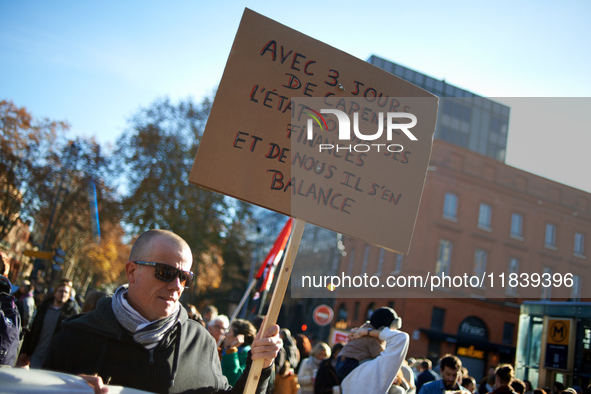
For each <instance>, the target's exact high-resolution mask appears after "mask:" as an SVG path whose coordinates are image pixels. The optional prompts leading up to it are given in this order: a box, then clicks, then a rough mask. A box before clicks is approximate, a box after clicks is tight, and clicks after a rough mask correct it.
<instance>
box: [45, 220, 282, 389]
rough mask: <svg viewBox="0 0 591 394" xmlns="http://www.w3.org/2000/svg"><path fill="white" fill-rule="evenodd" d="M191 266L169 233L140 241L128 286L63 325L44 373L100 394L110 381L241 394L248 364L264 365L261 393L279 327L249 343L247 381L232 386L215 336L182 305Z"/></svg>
mask: <svg viewBox="0 0 591 394" xmlns="http://www.w3.org/2000/svg"><path fill="white" fill-rule="evenodd" d="M192 263H193V256H192V253H191V249H190V247H189V245H188V244H187V243H186V241H185V240H183V239H182V238H181V237H179V236H178V235H176V234H174V233H172V232H170V231H166V230H149V231H147V232H145V233H143V234H142V235H140V236H139V237H138V239H137V240H136V241H135V243H134V245H133V247H132V250H131V254H130V257H129V261H128V262H127V263H126V264H125V273H126V276H127V280H128V284H125V285H123V286H121V287H119V288H118V289H117V290H116V291H115V294H113V296H109V297H104V298H102V299H101V300H99V302H98V305H97V308H96V309H95V310H94V311H91V312H89V313H86V314H84V315H81V316H79V317H74V318H71V319H68V321H65V322H64V324H63V327H62V330H61V331H60V332H59V333H58V334H57V335H56V336H55V338H54V340H53V342H52V345H51V348H50V350H49V354H48V356H47V359H46V361H45V364H44V368H46V369H50V370H54V371H58V372H66V373H72V374H79V375H80V376H83V377H84V378H85V379H86V380H87V381H88V382H89V383H90V384H91V385H92V386H94V388H95V391H97V390H102V389H103V388H104V382H110V384H114V385H119V386H125V387H129V388H135V389H138V390H144V391H150V392H158V393H184V392H199V393H242V392H243V390H244V386H245V382H246V379H247V376H248V372H249V369H250V360H257V359H261V360H263V370H262V372H261V374H260V375H259V380H258V384H257V391H256V392H257V393H262V392H264V390H265V389H266V385H267V380H268V378H269V372H270V365H271V364H272V363H273V359H274V357H275V355H276V354H277V352H278V351H279V349H280V348H281V347H282V343H281V339H280V338H279V327H278V326H276V325H275V326H273V327H271V328H270V329H269V330H267V332H265V333H264V335H261V336H260V337H258V339H256V340H255V341H254V342H253V343H252V346H251V351H250V354H251V356H250V357H249V361H248V365H247V367H246V370H245V371H244V374H243V375H242V376H241V378H240V379H239V380H238V382H237V384H236V386H235V387H232V386H230V384H229V383H228V381H227V379H226V378H225V377H224V376H223V375H222V368H221V365H220V360H219V357H218V355H217V351H216V343H215V341H214V340H213V338H212V336H211V335H210V334H208V332H207V330H206V329H205V328H203V326H201V325H200V324H199V323H197V322H196V321H194V320H191V319H189V317H188V315H187V312H186V310H185V309H184V308H182V307H181V306H180V302H179V299H180V297H181V295H182V293H183V290H184V289H185V288H186V287H188V286H189V285H190V283H191V281H192V280H193V277H194V275H193V273H192V272H191V271H190V270H191V265H192ZM82 350H83V351H82Z"/></svg>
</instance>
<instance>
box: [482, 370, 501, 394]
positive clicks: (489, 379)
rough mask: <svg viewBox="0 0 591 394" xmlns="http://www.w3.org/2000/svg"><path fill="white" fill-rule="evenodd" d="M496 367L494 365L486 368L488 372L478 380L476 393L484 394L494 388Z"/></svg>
mask: <svg viewBox="0 0 591 394" xmlns="http://www.w3.org/2000/svg"><path fill="white" fill-rule="evenodd" d="M496 369H497V367H496V366H495V367H490V368H489V369H488V374H487V375H486V376H485V377H483V378H482V380H481V381H480V385H479V386H478V394H486V393H490V392H491V391H493V390H494V385H495V370H496Z"/></svg>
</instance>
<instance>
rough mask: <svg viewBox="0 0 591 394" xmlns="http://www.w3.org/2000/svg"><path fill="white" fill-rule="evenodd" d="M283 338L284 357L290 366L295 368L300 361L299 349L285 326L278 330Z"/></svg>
mask: <svg viewBox="0 0 591 394" xmlns="http://www.w3.org/2000/svg"><path fill="white" fill-rule="evenodd" d="M280 336H281V339H282V340H283V349H285V357H286V359H287V361H289V365H290V366H291V368H297V366H298V364H299V363H300V351H299V350H298V347H297V344H296V341H295V339H294V337H292V336H291V331H289V330H288V329H287V328H282V329H281V332H280Z"/></svg>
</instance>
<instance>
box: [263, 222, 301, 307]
mask: <svg viewBox="0 0 591 394" xmlns="http://www.w3.org/2000/svg"><path fill="white" fill-rule="evenodd" d="M292 224H293V219H292V218H289V219H288V220H287V223H285V226H283V230H281V232H280V233H279V236H278V237H277V240H275V244H274V245H273V247H272V248H271V250H270V251H269V254H267V257H266V258H265V260H264V261H263V264H261V268H259V272H257V274H256V276H255V279H257V280H258V282H257V292H258V293H259V295H260V294H262V292H263V291H265V290H269V288H270V287H271V283H273V275H274V272H275V267H276V266H277V264H279V262H280V261H281V258H282V257H283V251H284V250H285V246H286V245H287V240H288V239H289V235H290V234H291V227H292ZM256 298H257V297H256V296H255V299H256Z"/></svg>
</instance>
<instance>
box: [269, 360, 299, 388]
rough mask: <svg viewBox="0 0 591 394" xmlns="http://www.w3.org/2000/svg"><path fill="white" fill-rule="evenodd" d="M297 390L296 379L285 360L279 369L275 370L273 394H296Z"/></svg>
mask: <svg viewBox="0 0 591 394" xmlns="http://www.w3.org/2000/svg"><path fill="white" fill-rule="evenodd" d="M299 389H300V385H299V383H298V377H297V375H296V374H295V372H294V370H293V368H292V367H291V364H290V363H289V361H288V360H285V362H284V363H283V365H282V366H281V368H279V369H278V370H277V375H276V376H275V390H274V391H273V394H297V392H298V390H299Z"/></svg>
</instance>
